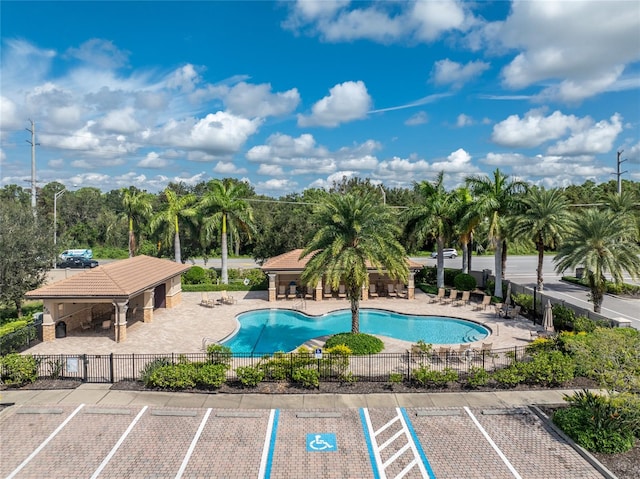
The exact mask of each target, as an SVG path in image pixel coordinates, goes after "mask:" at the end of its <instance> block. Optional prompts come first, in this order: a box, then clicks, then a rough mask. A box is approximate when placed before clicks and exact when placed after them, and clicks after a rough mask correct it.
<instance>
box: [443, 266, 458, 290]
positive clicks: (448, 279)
mask: <svg viewBox="0 0 640 479" xmlns="http://www.w3.org/2000/svg"><path fill="white" fill-rule="evenodd" d="M460 273H462V270H461V269H459V268H456V269H453V268H445V269H444V284H446V285H451V286H452V285H453V283H454V280H455V278H456V276H458V275H459V274H460Z"/></svg>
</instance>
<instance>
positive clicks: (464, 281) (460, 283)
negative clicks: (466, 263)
mask: <svg viewBox="0 0 640 479" xmlns="http://www.w3.org/2000/svg"><path fill="white" fill-rule="evenodd" d="M453 285H454V286H455V287H456V289H457V290H458V291H473V290H474V289H476V286H477V285H478V283H477V282H476V278H474V277H473V276H471V275H470V274H466V273H460V274H457V275H456V276H455V278H453Z"/></svg>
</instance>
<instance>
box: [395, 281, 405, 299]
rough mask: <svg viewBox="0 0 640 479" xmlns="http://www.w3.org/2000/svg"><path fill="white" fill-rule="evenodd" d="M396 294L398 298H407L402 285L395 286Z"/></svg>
mask: <svg viewBox="0 0 640 479" xmlns="http://www.w3.org/2000/svg"><path fill="white" fill-rule="evenodd" d="M396 294H397V295H398V298H406V297H407V290H406V289H405V288H404V284H402V283H398V284H396Z"/></svg>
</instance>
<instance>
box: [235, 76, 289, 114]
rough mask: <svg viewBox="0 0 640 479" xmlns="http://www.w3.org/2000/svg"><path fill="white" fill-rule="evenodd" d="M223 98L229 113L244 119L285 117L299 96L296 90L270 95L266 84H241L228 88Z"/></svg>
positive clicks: (268, 85)
mask: <svg viewBox="0 0 640 479" xmlns="http://www.w3.org/2000/svg"><path fill="white" fill-rule="evenodd" d="M223 98H224V102H225V105H226V106H227V107H228V108H229V110H230V112H231V113H235V114H237V115H240V116H246V117H256V116H259V117H267V116H281V115H287V114H289V113H291V112H292V111H293V110H295V109H296V108H297V107H298V104H299V103H300V94H299V93H298V90H297V89H296V88H292V89H291V90H287V91H285V92H279V93H271V85H270V84H268V83H262V84H260V85H252V84H249V83H245V82H241V83H238V84H237V85H234V86H233V87H232V88H230V89H229V90H228V91H227V93H226V94H225V95H223Z"/></svg>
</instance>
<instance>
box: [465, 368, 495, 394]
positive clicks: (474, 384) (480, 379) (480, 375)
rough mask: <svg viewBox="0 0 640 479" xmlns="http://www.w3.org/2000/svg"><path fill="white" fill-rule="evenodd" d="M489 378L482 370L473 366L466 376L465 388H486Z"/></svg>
mask: <svg viewBox="0 0 640 479" xmlns="http://www.w3.org/2000/svg"><path fill="white" fill-rule="evenodd" d="M489 378H490V376H489V373H488V372H487V371H485V369H484V368H481V367H478V366H473V367H471V368H470V369H469V374H468V375H467V386H469V387H470V388H472V389H476V388H478V387H480V386H486V385H487V383H488V382H489Z"/></svg>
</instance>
